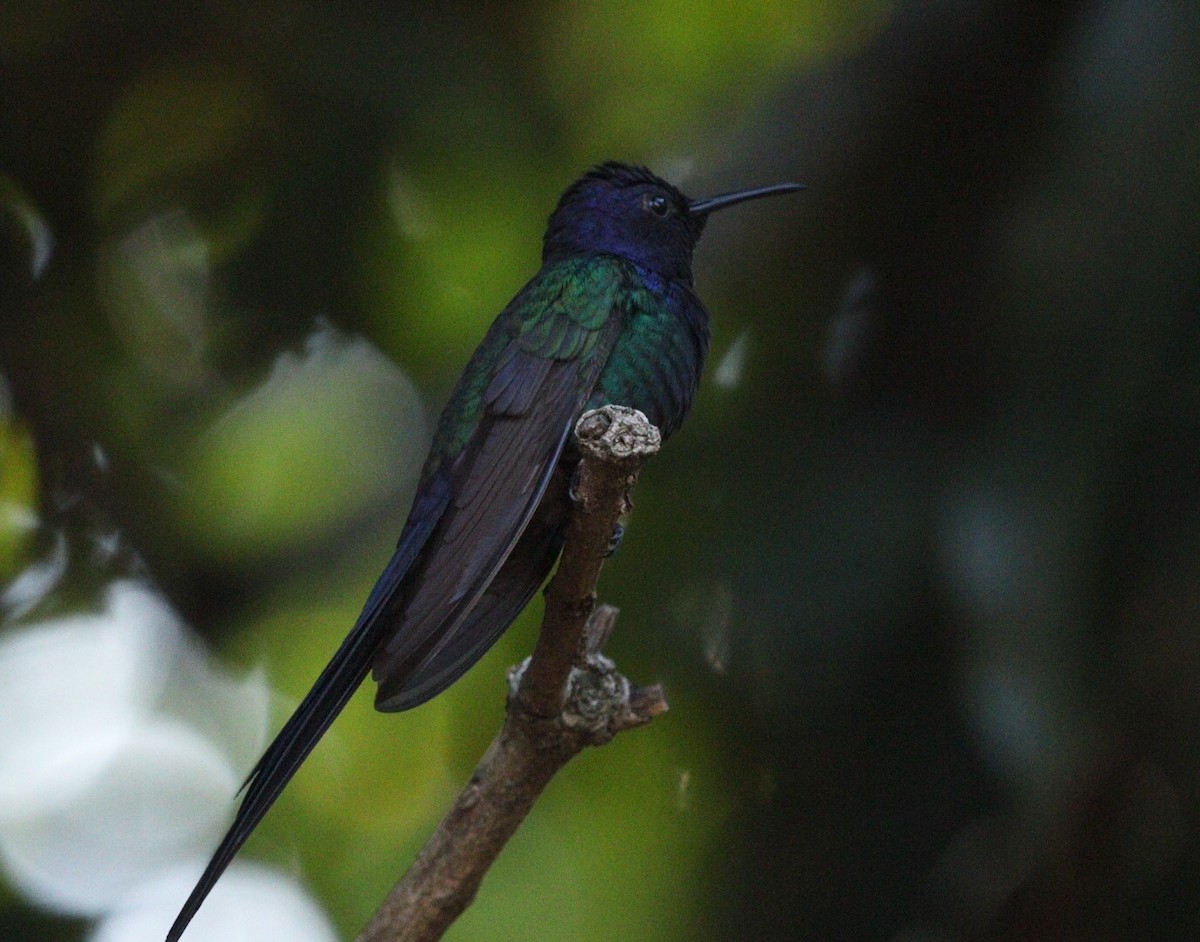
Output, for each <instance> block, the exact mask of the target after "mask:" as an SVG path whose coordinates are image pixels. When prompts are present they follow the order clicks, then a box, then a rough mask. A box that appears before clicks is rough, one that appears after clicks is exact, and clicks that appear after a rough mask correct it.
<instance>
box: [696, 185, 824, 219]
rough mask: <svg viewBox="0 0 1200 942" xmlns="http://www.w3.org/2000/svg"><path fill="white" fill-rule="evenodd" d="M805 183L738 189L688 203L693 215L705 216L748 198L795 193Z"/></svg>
mask: <svg viewBox="0 0 1200 942" xmlns="http://www.w3.org/2000/svg"><path fill="white" fill-rule="evenodd" d="M803 189H804V184H803V183H774V184H772V185H771V186H760V187H758V188H757V189H754V190H738V191H737V192H736V193H722V194H721V195H720V196H708V197H705V198H704V199H700V200H692V201H691V202H690V203H688V212H689V213H691V214H692V215H693V216H698V217H701V218H703V217H705V216H707V215H708V214H709V213H711V212H713V211H714V210H718V209H724V208H725V207H726V206H736V205H737V204H738V203H744V202H746V201H747V200H756V199H760V198H761V197H764V196H775V195H776V194H779V193H795V192H796V191H797V190H803Z"/></svg>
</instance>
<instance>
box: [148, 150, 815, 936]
mask: <svg viewBox="0 0 1200 942" xmlns="http://www.w3.org/2000/svg"><path fill="white" fill-rule="evenodd" d="M798 189H802V187H801V185H800V184H796V183H778V184H774V185H771V186H764V187H759V188H756V189H748V190H740V191H737V192H732V193H724V194H721V195H719V196H713V197H709V198H707V199H688V198H687V197H686V196H684V195H683V193H681V192H680V191H679V190H678V189H677V188H676V187H674V186H672V185H671V184H670V183H668V182H667V181H665V180H663V179H661V178H660V177H657V176H655V175H654V174H653V173H651V172H650V171H649V170H648V169H646V168H645V167H640V166H632V165H629V164H623V163H617V162H615V161H609V162H607V163H603V164H600V165H598V166H596V167H593V168H592V169H590V170H589V171H587V172H586V173H585V174H584V175H583V176H582V177H580V178H579V179H578V180H576V181H575V182H574V183H572V184H571V185H570V186H569V187H567V189H566V191H565V192H564V193H563V195H562V197H561V198H560V199H559V202H558V206H557V208H556V209H555V210H554V212H553V213H552V214H551V216H550V220H549V223H548V225H547V228H546V235H545V239H544V242H543V248H542V265H541V268H540V269H539V270H538V272H537V274H536V275H534V277H533V278H532V279H531V280H530V281H529V282H528V283H527V284H526V285H525V287H523V288H522V289H521V290H520V291H519V292H518V293H517V295H516V297H514V298H513V299H512V301H510V302H509V304H508V306H507V307H505V308H504V310H503V311H501V312H500V314H499V316H498V317H497V318H496V320H495V322H494V323H493V324H492V326H491V327H490V328H489V329H488V331H487V333H486V334H485V335H484V338H483V340H482V342H481V343H480V344H479V347H478V349H476V351H475V353H474V354H473V355H472V357H471V359H470V360H469V361H468V363H467V365H466V368H465V369H464V370H463V372H462V375H461V376H460V377H459V379H458V383H457V384H456V386H455V388H454V391H453V393H452V394H451V396H450V401H449V403H448V404H447V406H446V408H445V411H444V412H443V413H442V415H441V418H440V419H439V421H438V425H437V430H436V432H435V433H434V436H433V443H432V445H431V447H430V451H429V455H428V457H427V458H426V460H425V465H424V467H423V469H422V472H421V477H420V481H419V483H418V485H417V491H416V496H415V497H414V499H413V503H412V508H411V509H410V511H409V514H408V519H407V521H406V522H405V524H404V528H403V530H402V531H401V533H400V539H399V541H398V543H397V545H396V550H395V552H394V553H393V555H392V558H391V560H390V561H389V562H388V564H387V566H386V567H385V568H384V570H383V573H382V574H381V575H380V577H379V580H378V581H377V582H376V583H375V586H374V588H373V589H372V590H371V592H370V594H369V595H368V596H367V600H366V603H365V605H364V606H363V610H362V613H361V614H360V615H359V616H358V620H357V621H356V622H355V623H354V627H353V628H351V630H350V633H349V634H348V635H347V636H346V639H345V640H344V641H343V642H342V644H341V646H340V647H339V648H338V649H337V651H336V652H335V653H334V655H333V658H332V660H331V661H330V662H329V664H328V665H327V666H326V667H325V669H324V670H323V671H322V672H321V674H320V676H319V677H318V678H317V680H316V683H315V684H314V685H313V687H312V689H311V690H310V691H309V692H308V694H307V695H306V696H305V697H304V699H303V700H302V701H301V703H300V705H299V707H297V709H296V711H295V712H294V713H293V714H292V716H291V718H290V719H289V720H288V721H287V722H286V723H285V724H284V726H283V729H282V730H281V731H280V732H279V734H278V735H277V736H276V737H275V739H274V741H273V742H272V743H271V744H270V745H269V746H268V747H267V750H266V752H265V753H264V754H263V756H262V758H261V759H259V761H258V764H257V765H255V767H254V769H253V771H252V772H251V773H250V776H249V778H248V779H247V781H246V784H245V785H244V787H243V788H244V792H245V795H244V797H243V799H242V803H241V805H240V806H239V808H238V810H237V813H236V815H235V817H234V821H233V824H232V825H231V826H230V829H229V831H228V833H227V834H226V835H225V837H224V838H223V839H222V841H221V843H220V845H219V846H218V847H217V849H216V851H215V853H214V854H213V856H212V859H211V860H210V862H209V864H208V866H207V868H206V869H205V870H204V873H203V874H202V876H201V877H200V879H199V882H198V883H197V884H196V887H195V889H193V890H192V893H191V895H190V896H189V897H188V899H187V902H186V903H184V906H183V909H182V910H181V911H180V913H179V916H178V917H177V918H176V920H175V923H174V925H173V926H172V927H171V930H170V932H169V933H168V934H167V942H177V940H178V939H179V938H180V936H181V935H182V934H183V931H184V929H185V928H186V927H187V925H188V923H189V922H190V921H191V919H192V917H193V916H194V915H195V914H196V911H197V910H198V909H199V907H200V904H201V903H202V902H203V901H204V899H205V897H206V896H207V895H208V893H209V891H211V890H212V888H213V886H214V884H215V883H216V882H217V880H218V878H219V877H220V876H221V874H222V872H223V871H224V870H225V868H226V867H227V866H228V865H229V863H230V861H231V860H232V859H233V857H234V855H235V854H236V853H237V851H238V849H239V848H240V847H241V846H242V844H243V843H245V841H246V839H247V838H248V837H249V836H250V833H251V832H252V831H253V830H254V828H255V826H257V824H258V823H259V821H261V820H262V818H263V816H264V815H265V814H266V812H267V809H268V808H270V806H271V804H272V803H273V802H274V801H275V799H276V798H278V797H279V794H280V792H281V791H282V790H283V788H284V786H285V785H286V784H287V783H288V781H289V780H290V779H291V777H292V776H293V775H294V774H295V772H296V770H297V769H298V768H299V767H300V764H301V763H302V762H303V761H304V759H305V758H306V757H307V756H308V754H309V753H310V752H311V751H312V749H313V747H314V746H315V745H316V744H317V741H318V740H319V739H320V738H321V736H322V735H323V734H324V732H325V731H326V730H327V729H328V728H329V725H330V724H331V723H332V722H333V720H334V718H335V717H336V716H337V715H338V713H339V712H340V711H341V709H342V707H344V706H345V705H346V702H347V701H348V700H349V699H350V696H351V694H353V693H354V691H355V690H356V689H357V688H358V686H359V685H360V684H361V683H362V682H363V681H364V680H365V679H366V677H367V675H368V674H371V675H372V676H373V677H374V679H375V682H376V684H377V690H376V694H375V707H376V709H378V710H380V711H383V712H395V711H400V710H408V709H411V708H412V707H415V706H418V705H419V704H422V703H424V702H425V701H427V700H429V699H430V698H432V697H434V696H436V695H437V694H438V693H440V692H442V691H443V690H445V689H446V688H447V687H449V686H450V685H451V684H452V683H454V681H456V680H457V679H458V678H459V677H461V676H462V674H463V673H465V672H466V670H467V669H468V668H470V667H471V665H473V664H474V663H475V662H476V661H478V660H479V659H480V658H481V657H482V656H483V655H484V653H485V652H486V651H487V650H488V648H490V647H491V646H492V644H494V643H495V641H496V639H497V638H499V637H500V635H501V634H502V633H503V632H504V630H505V629H506V628H507V627H508V626H509V625H510V624H511V623H512V622H513V620H514V619H515V618H516V617H517V615H518V614H519V613H520V612H521V610H522V609H523V608H524V607H525V606H526V605H527V604H528V602H529V601H530V599H531V598H532V597H533V595H534V593H535V592H536V591H537V590H538V588H539V587H540V586H541V585H542V584H543V583H544V582H545V581H546V578H547V577H548V576H549V574H550V570H551V569H552V568H553V566H554V563H555V561H556V560H557V558H558V555H559V552H560V550H561V549H562V544H563V539H564V534H565V532H566V523H567V518H568V515H569V513H570V509H571V498H570V486H571V477H572V474H573V472H574V470H575V467H576V465H577V464H578V454H577V451H576V449H575V448H574V446H573V444H572V440H571V438H572V431H573V429H574V427H575V422H576V420H578V418H579V416H580V415H581V414H582V413H583V412H584V411H586V410H587V409H593V408H598V407H599V406H602V405H606V404H617V405H626V406H631V407H633V408H636V409H639V410H641V411H642V412H643V413H645V414H646V416H647V418H648V419H649V420H650V421H651V422H652V423H654V424H655V425H656V426H658V429H659V431H660V432H661V433H662V437H663V439H664V440H665V439H666V438H667V437H669V436H670V435H671V433H673V432H674V431H675V430H676V429H678V428H679V426H680V425H681V424H682V423H683V421H684V419H685V418H686V416H687V414H688V411H689V409H690V408H691V405H692V400H693V399H694V398H695V395H696V388H697V385H698V383H699V380H700V374H701V371H702V370H703V368H704V361H705V357H706V355H707V353H708V347H709V338H710V329H709V314H708V312H707V311H706V310H705V308H704V305H703V304H702V303H701V302H700V299H699V298H698V297H697V296H696V293H695V290H694V288H693V279H692V253H693V251H694V249H695V247H696V243H697V242H698V241H699V239H700V234H701V232H702V231H703V230H704V225H705V222H706V221H707V220H708V217H709V216H710V215H711V214H712V213H713V212H715V211H716V210H719V209H725V208H726V207H729V206H734V205H736V204H738V203H742V202H745V201H747V200H753V199H759V198H761V197H765V196H773V195H776V194H781V193H790V192H793V191H795V190H798Z"/></svg>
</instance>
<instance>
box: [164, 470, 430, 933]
mask: <svg viewBox="0 0 1200 942" xmlns="http://www.w3.org/2000/svg"><path fill="white" fill-rule="evenodd" d="M448 497H449V488H448V487H447V486H445V485H444V483H443V482H442V481H440V480H435V481H433V482H430V484H429V485H428V487H427V488H426V489H425V491H424V492H423V493H422V494H421V495H420V496H419V497H418V499H417V501H416V502H415V504H414V507H413V513H412V514H411V515H410V517H409V523H408V525H407V526H406V527H405V530H404V533H403V534H402V535H401V538H400V542H399V545H398V546H397V547H396V552H395V554H393V556H392V559H391V561H390V562H389V563H388V565H387V568H386V569H385V570H384V572H383V575H382V576H380V578H379V581H378V582H377V583H376V585H375V588H374V589H372V591H371V595H370V596H369V597H368V599H367V604H366V606H365V607H364V608H363V612H362V614H361V615H359V617H358V621H357V622H356V623H355V625H354V628H353V629H352V630H351V631H350V634H349V635H347V636H346V640H345V641H343V642H342V644H341V647H339V648H338V650H337V653H336V654H334V656H333V659H332V660H331V661H330V662H329V664H328V665H327V666H326V667H325V669H324V670H323V671H321V675H320V677H318V678H317V682H316V683H315V684H314V685H313V688H312V689H311V690H310V691H309V692H308V695H307V696H305V698H304V699H303V700H302V701H301V703H300V706H299V707H297V708H296V712H295V713H293V714H292V716H291V718H290V719H289V720H288V721H287V722H286V723H285V724H284V726H283V729H281V730H280V731H279V734H278V735H277V736H276V737H275V739H274V740H273V741H272V742H271V745H270V746H268V747H267V751H266V752H265V753H264V754H263V757H262V758H261V759H259V760H258V764H257V765H255V767H254V771H252V772H251V773H250V777H249V778H248V779H247V780H246V783H245V785H243V786H242V787H243V789H244V791H245V796H244V797H243V799H242V803H241V805H240V806H239V808H238V810H237V814H236V815H235V816H234V819H233V824H232V825H231V826H230V828H229V831H228V833H226V835H225V837H224V838H223V839H222V840H221V843H220V845H219V846H218V847H217V849H216V852H215V853H214V854H213V856H212V859H211V860H210V861H209V862H208V866H207V867H205V868H204V873H203V874H202V875H201V876H200V880H199V882H197V884H196V887H195V889H193V890H192V892H191V895H190V896H189V897H188V898H187V902H185V903H184V904H183V909H182V910H180V913H179V915H178V916H177V917H176V919H175V922H174V924H173V925H172V926H171V930H170V932H168V933H167V942H178V940H179V938H180V936H181V935H183V931H184V930H185V929H186V928H187V926H188V923H189V922H191V921H192V917H193V916H195V915H196V911H197V910H199V908H200V905H201V903H203V902H204V900H205V898H206V897H207V896H208V894H209V893H210V892H211V891H212V888H213V886H214V885H216V882H217V880H218V879H220V876H221V874H222V873H224V872H225V868H226V867H228V866H229V864H230V862H231V861H232V860H233V858H234V855H236V854H237V852H238V850H239V849H240V848H241V846H242V845H243V844H244V843H245V842H246V839H247V838H249V837H250V835H251V833H252V832H253V831H254V829H255V827H257V825H258V823H259V822H260V821H261V820H262V819H263V816H264V815H265V814H266V813H267V810H268V809H269V808H270V807H271V805H273V804H274V803H275V799H276V798H278V797H279V794H280V792H282V791H283V789H284V786H285V785H287V783H288V782H289V781H290V780H291V778H292V776H293V775H295V774H296V770H297V769H299V768H300V765H301V763H303V762H304V760H305V759H306V758H307V757H308V754H309V753H310V752H312V750H313V747H315V746H316V744H317V742H318V740H320V738H321V736H323V735H324V733H325V731H326V730H327V729H328V728H329V726H330V724H331V723H332V722H333V721H334V719H335V718H336V717H337V715H338V714H339V713H340V712H341V711H342V708H343V707H344V706H345V705H346V702H347V701H348V700H349V699H350V697H351V696H352V695H353V694H354V691H355V690H357V689H358V687H359V685H360V684H361V683H362V682H363V680H365V679H366V676H367V674H368V673H369V672H370V669H371V662H372V661H373V660H374V658H375V653H376V651H377V650H378V649H379V646H380V644H381V643H382V642H383V640H384V639H385V638H386V637H387V632H388V630H389V629H390V628H391V627H392V625H391V618H390V616H391V615H392V613H393V612H394V611H395V609H396V606H397V605H398V603H399V600H400V588H401V582H402V580H403V579H404V576H405V574H406V573H407V572H408V570H409V568H410V567H411V566H412V564H413V561H414V560H415V559H416V557H417V553H418V552H419V551H420V549H421V547H422V546H423V545H424V544H425V541H426V540H427V539H428V538H429V534H430V531H432V529H433V527H434V525H435V524H436V523H437V521H438V519H439V518H440V517H441V515H442V512H443V511H444V510H445V507H446V502H447V500H448Z"/></svg>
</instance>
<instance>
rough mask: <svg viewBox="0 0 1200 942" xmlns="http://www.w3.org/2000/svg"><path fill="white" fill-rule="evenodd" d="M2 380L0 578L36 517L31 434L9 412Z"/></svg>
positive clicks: (16, 561) (18, 556) (16, 559)
mask: <svg viewBox="0 0 1200 942" xmlns="http://www.w3.org/2000/svg"><path fill="white" fill-rule="evenodd" d="M3 382H4V381H3V377H0V582H4V581H7V579H8V578H9V577H11V576H12V575H14V574H15V573H16V571H17V569H18V568H19V566H20V564H21V562H22V561H23V559H24V551H25V549H26V548H27V546H28V541H29V538H30V537H31V536H32V534H33V532H34V530H35V529H36V527H37V521H38V513H37V502H38V473H37V456H36V454H35V453H34V445H33V438H32V436H31V435H30V434H29V433H28V432H27V431H26V430H25V429H24V428H22V427H21V425H20V424H19V423H18V422H17V421H16V418H15V416H13V414H12V411H11V408H10V406H9V404H8V400H7V389H6V388H5V387H4V385H3Z"/></svg>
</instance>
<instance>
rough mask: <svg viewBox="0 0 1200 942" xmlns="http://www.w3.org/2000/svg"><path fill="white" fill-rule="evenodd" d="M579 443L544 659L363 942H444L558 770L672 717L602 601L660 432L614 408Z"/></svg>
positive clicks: (515, 689) (512, 684) (516, 678)
mask: <svg viewBox="0 0 1200 942" xmlns="http://www.w3.org/2000/svg"><path fill="white" fill-rule="evenodd" d="M575 435H576V439H577V443H578V446H579V451H580V454H581V459H580V464H579V472H578V474H577V476H576V479H575V481H574V483H573V485H572V496H573V498H574V508H573V510H572V513H571V518H570V521H569V523H568V525H567V536H566V542H565V544H564V546H563V552H562V558H561V559H560V561H559V564H558V571H557V572H556V573H555V576H554V578H553V579H552V580H551V581H550V584H549V586H548V587H547V589H546V609H545V614H544V616H543V618H542V627H541V632H540V634H539V636H538V640H537V644H536V645H535V647H534V651H533V654H532V656H531V657H529V658H526V660H525V661H524V662H523V663H522V664H520V665H517V666H516V667H514V668H512V669H511V670H510V671H509V676H508V683H509V698H508V707H507V710H506V711H505V717H504V724H503V726H502V727H501V729H500V732H499V733H498V734H497V735H496V738H495V739H494V740H493V741H492V744H491V745H490V746H489V747H488V749H487V752H486V753H484V756H483V758H482V759H481V760H480V761H479V765H478V766H477V767H476V768H475V771H474V773H473V774H472V775H471V779H470V781H469V782H468V783H467V785H466V787H465V788H464V789H463V790H462V792H461V793H460V794H459V796H458V798H457V799H456V800H455V802H454V805H453V806H452V807H451V809H450V811H449V812H448V813H447V814H446V817H445V818H443V819H442V821H441V823H440V824H439V825H438V827H437V830H436V831H435V832H434V834H433V836H432V837H431V838H430V839H429V841H428V842H427V843H426V845H425V846H424V847H423V848H422V849H421V852H420V853H419V854H418V855H417V858H416V860H415V861H414V862H413V864H412V866H411V867H410V868H409V869H408V871H407V872H406V873H405V874H404V876H403V877H402V878H401V879H400V882H399V883H397V884H396V885H395V886H394V887H393V888H392V890H391V892H390V893H389V894H388V896H387V898H386V899H385V900H384V901H383V903H382V904H381V905H380V907H379V909H378V910H376V912H375V915H374V916H373V917H372V918H371V921H370V922H369V923H368V924H367V926H366V928H365V929H364V930H363V931H362V933H361V934H360V935H359V937H358V942H432V940H435V939H440V938H441V937H442V935H443V933H445V931H446V930H447V929H448V928H449V927H450V925H451V923H453V922H454V920H455V919H456V918H458V916H459V915H460V914H461V913H462V912H463V910H465V909H466V908H467V906H468V905H470V903H471V900H472V899H474V897H475V893H476V892H477V891H478V889H479V885H480V883H481V882H482V881H483V877H484V875H485V874H486V873H487V871H488V868H489V867H490V866H491V865H492V862H493V861H494V860H495V859H496V857H497V856H498V855H499V853H500V851H501V850H502V849H503V847H504V845H505V844H506V843H507V842H508V839H509V838H510V837H512V835H513V834H514V833H515V832H516V830H517V827H518V826H519V825H520V823H521V821H523V820H524V818H525V816H526V815H527V814H528V813H529V810H530V809H531V808H532V807H533V803H534V802H535V801H536V800H537V798H538V796H539V795H540V794H541V793H542V790H543V789H544V788H545V787H546V785H547V784H548V783H549V781H550V779H551V778H553V777H554V774H555V773H556V772H557V771H558V770H559V769H560V768H562V767H563V766H564V765H565V764H566V763H567V762H568V761H570V759H571V758H572V757H573V756H575V755H576V754H577V753H579V752H580V751H582V750H583V749H584V748H585V747H586V746H595V745H602V744H604V743H606V742H608V741H609V740H610V739H612V737H613V736H614V735H616V734H617V733H619V732H621V731H623V730H626V729H631V728H633V727H635V726H642V725H644V724H646V723H649V722H650V721H651V720H652V719H653V718H654V717H656V716H658V715H660V714H661V713H663V712H665V711H666V709H667V702H666V700H665V699H664V697H663V691H662V688H661V687H659V686H658V685H654V686H650V687H641V688H639V687H633V686H632V685H631V684H630V683H629V681H628V680H626V679H625V677H623V676H622V675H621V674H620V673H618V671H617V669H616V665H614V664H613V662H612V661H610V660H609V659H608V658H606V657H604V655H603V654H602V653H601V649H602V648H603V646H604V643H605V642H606V641H607V640H608V637H609V635H610V634H611V633H612V630H613V626H614V624H615V622H616V616H617V610H616V609H615V608H612V607H611V606H607V605H601V606H598V607H597V606H596V605H595V599H596V581H597V579H598V578H599V575H600V568H601V566H602V565H603V562H604V557H605V555H606V554H607V551H608V547H609V542H610V540H611V538H612V533H613V528H614V527H615V526H616V524H617V521H618V520H619V518H620V516H621V514H622V513H625V512H627V511H628V510H629V507H630V503H629V491H630V489H631V488H632V487H633V485H634V484H635V483H636V481H637V476H638V471H639V470H640V468H641V465H642V462H643V461H644V460H645V459H646V458H647V457H649V456H650V455H652V454H654V453H655V452H656V451H657V450H658V446H659V441H660V438H659V434H658V430H657V429H656V428H655V427H654V426H653V425H651V424H650V423H649V421H647V419H646V417H645V416H644V415H642V414H641V413H640V412H637V411H635V410H633V409H627V408H625V407H623V406H605V407H604V408H602V409H596V410H593V411H591V412H587V413H585V414H584V415H583V416H582V417H581V418H580V420H579V422H578V423H577V424H576V426H575Z"/></svg>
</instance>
